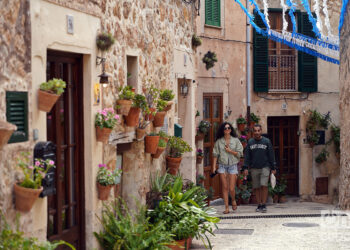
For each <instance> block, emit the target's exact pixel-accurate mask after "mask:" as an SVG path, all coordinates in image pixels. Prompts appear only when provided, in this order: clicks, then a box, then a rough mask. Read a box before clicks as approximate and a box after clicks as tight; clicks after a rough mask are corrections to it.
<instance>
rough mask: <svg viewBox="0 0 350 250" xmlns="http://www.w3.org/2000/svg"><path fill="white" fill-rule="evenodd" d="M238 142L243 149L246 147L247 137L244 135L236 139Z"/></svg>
mask: <svg viewBox="0 0 350 250" xmlns="http://www.w3.org/2000/svg"><path fill="white" fill-rule="evenodd" d="M238 139H239V141H240V142H241V143H242V146H243V148H245V147H246V146H247V136H246V135H240V136H239V137H238Z"/></svg>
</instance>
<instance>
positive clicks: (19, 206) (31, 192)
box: [14, 183, 43, 212]
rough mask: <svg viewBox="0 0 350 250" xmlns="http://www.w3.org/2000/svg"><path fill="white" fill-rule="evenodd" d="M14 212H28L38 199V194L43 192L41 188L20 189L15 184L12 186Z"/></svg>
mask: <svg viewBox="0 0 350 250" xmlns="http://www.w3.org/2000/svg"><path fill="white" fill-rule="evenodd" d="M14 191H15V200H16V204H15V205H16V210H18V211H21V212H29V211H30V210H31V209H32V207H33V205H34V203H35V201H36V200H37V199H38V198H39V194H40V193H41V192H42V191H43V187H40V188H39V189H33V188H25V187H21V186H20V185H18V184H17V183H16V184H15V185H14Z"/></svg>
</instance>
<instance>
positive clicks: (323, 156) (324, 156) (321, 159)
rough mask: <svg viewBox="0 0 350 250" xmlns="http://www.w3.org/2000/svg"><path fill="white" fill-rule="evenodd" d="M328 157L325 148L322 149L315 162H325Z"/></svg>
mask: <svg viewBox="0 0 350 250" xmlns="http://www.w3.org/2000/svg"><path fill="white" fill-rule="evenodd" d="M328 156H329V152H328V151H327V149H326V148H324V149H322V150H321V152H320V153H319V154H318V155H317V156H316V158H315V162H317V163H318V164H321V163H323V162H325V161H327V158H328Z"/></svg>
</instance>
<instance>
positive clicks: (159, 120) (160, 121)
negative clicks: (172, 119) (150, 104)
mask: <svg viewBox="0 0 350 250" xmlns="http://www.w3.org/2000/svg"><path fill="white" fill-rule="evenodd" d="M165 115H166V112H165V111H161V112H157V113H156V115H155V116H154V120H153V126H154V127H163V125H164V117H165Z"/></svg>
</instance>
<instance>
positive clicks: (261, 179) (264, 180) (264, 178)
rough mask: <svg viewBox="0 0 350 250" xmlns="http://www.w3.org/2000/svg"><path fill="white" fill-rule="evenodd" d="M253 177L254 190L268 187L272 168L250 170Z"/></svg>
mask: <svg viewBox="0 0 350 250" xmlns="http://www.w3.org/2000/svg"><path fill="white" fill-rule="evenodd" d="M250 172H251V175H252V183H253V189H254V188H259V187H261V186H265V187H267V184H268V182H269V175H270V168H269V167H265V168H262V169H258V168H252V169H250Z"/></svg>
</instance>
